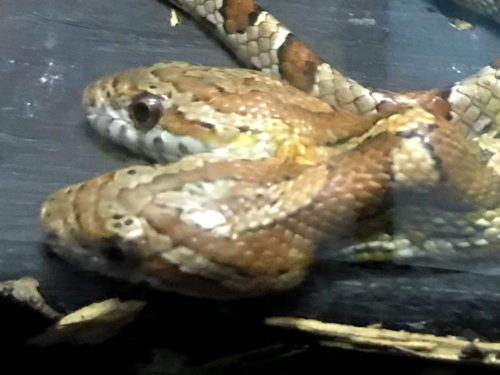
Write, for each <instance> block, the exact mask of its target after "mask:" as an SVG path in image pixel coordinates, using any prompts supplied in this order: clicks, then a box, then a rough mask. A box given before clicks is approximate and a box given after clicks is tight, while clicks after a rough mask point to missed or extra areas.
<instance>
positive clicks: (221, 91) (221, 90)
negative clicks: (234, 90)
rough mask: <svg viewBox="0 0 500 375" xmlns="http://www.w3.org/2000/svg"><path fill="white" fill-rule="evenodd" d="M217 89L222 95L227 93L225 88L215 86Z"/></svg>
mask: <svg viewBox="0 0 500 375" xmlns="http://www.w3.org/2000/svg"><path fill="white" fill-rule="evenodd" d="M215 88H216V89H217V91H218V92H220V93H223V92H225V91H226V90H224V88H223V87H220V86H215Z"/></svg>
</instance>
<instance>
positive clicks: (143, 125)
mask: <svg viewBox="0 0 500 375" xmlns="http://www.w3.org/2000/svg"><path fill="white" fill-rule="evenodd" d="M163 100H164V99H163V98H162V97H161V96H158V95H152V94H141V95H138V96H136V97H135V98H134V99H132V103H130V105H129V107H128V111H129V114H130V118H131V119H132V121H133V122H134V125H135V127H136V128H137V129H140V130H149V129H151V128H152V127H154V126H155V125H156V123H157V122H158V120H159V119H160V117H161V116H162V114H163V106H162V102H163Z"/></svg>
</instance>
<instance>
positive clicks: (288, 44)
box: [41, 0, 500, 298]
mask: <svg viewBox="0 0 500 375" xmlns="http://www.w3.org/2000/svg"><path fill="white" fill-rule="evenodd" d="M172 3H174V4H175V5H177V6H179V7H181V8H183V9H184V10H186V11H187V12H189V13H190V14H191V15H193V16H194V17H196V18H198V19H200V20H201V21H202V22H205V23H206V24H208V25H209V26H210V25H211V27H212V29H213V30H214V31H215V32H216V33H217V34H218V35H219V37H221V38H222V39H223V40H224V41H225V42H226V43H227V44H228V46H229V47H230V48H231V49H232V50H233V51H234V52H235V53H236V55H237V56H238V57H239V58H240V59H242V60H243V61H244V62H245V63H247V64H249V65H252V66H253V67H254V68H257V69H259V70H261V71H262V72H263V73H261V72H256V71H253V70H247V69H224V68H208V67H201V66H193V65H189V64H186V63H175V62H174V63H168V64H167V63H159V64H156V65H153V66H151V67H142V68H135V69H131V70H129V71H127V72H124V73H120V74H115V75H110V76H106V77H104V78H101V79H99V80H98V81H96V82H94V83H92V84H91V85H89V86H88V87H87V88H86V90H85V92H84V99H83V102H84V107H85V109H86V111H87V116H88V118H89V121H90V123H91V124H92V125H93V126H94V128H96V129H97V130H98V131H99V132H100V133H102V134H103V135H105V136H106V137H108V138H111V139H112V140H114V141H116V142H118V143H120V144H122V145H124V146H126V147H128V148H130V149H132V150H133V151H136V152H140V153H143V154H146V155H147V156H149V157H151V158H153V159H155V160H158V161H162V162H164V161H169V162H170V161H175V160H177V159H179V158H180V160H179V161H177V162H175V163H172V164H161V165H151V166H137V167H129V168H125V169H122V170H117V171H114V172H111V173H108V174H105V175H103V176H100V177H97V178H94V179H91V180H88V181H86V182H84V183H80V184H78V185H72V186H69V187H67V188H65V189H61V190H59V191H57V192H55V193H54V194H53V195H52V196H51V197H50V198H49V199H48V200H47V201H46V202H45V203H44V204H43V207H42V212H41V222H42V226H43V228H44V230H45V231H46V232H47V239H48V242H49V243H50V244H51V245H52V247H53V249H54V251H55V252H56V253H58V254H59V255H60V256H61V257H63V258H65V259H68V260H69V261H71V262H73V263H76V264H78V265H80V266H82V267H85V268H87V269H92V270H97V271H100V272H102V273H105V274H107V275H111V276H116V277H121V278H124V279H127V280H130V281H134V282H138V281H147V282H148V283H150V284H152V285H153V286H155V287H159V288H163V289H171V290H176V291H180V292H183V293H187V294H193V295H202V296H207V297H213V298H233V297H247V296H253V295H259V294H264V293H268V292H272V291H279V290H284V289H288V288H291V287H293V286H295V285H297V284H298V283H299V282H300V281H301V280H302V279H303V278H304V276H305V274H306V273H307V269H308V266H309V265H310V263H311V262H312V259H313V254H314V252H315V250H316V248H317V247H318V246H319V244H320V243H322V242H329V243H335V241H339V240H342V241H347V243H348V244H350V245H349V246H347V247H345V248H344V250H342V251H344V252H346V251H347V252H346V253H349V254H351V255H352V256H354V257H355V258H358V259H359V258H364V257H366V258H368V259H376V258H377V257H378V258H381V259H386V258H390V259H392V258H395V257H403V256H415V255H419V254H422V253H427V252H430V251H434V252H440V253H446V252H452V253H453V252H458V251H477V249H479V250H481V249H488V250H496V249H498V248H499V243H500V177H499V174H498V171H499V167H500V162H499V161H498V159H497V157H496V150H497V149H498V144H497V141H496V139H495V136H496V133H497V129H498V126H499V120H500V115H499V113H500V84H498V82H500V81H499V78H500V73H499V71H498V68H497V67H495V66H491V67H486V68H484V69H483V70H482V71H481V72H479V73H478V74H477V75H475V76H473V77H470V78H468V79H466V80H464V81H462V82H459V83H457V84H456V85H455V86H454V87H453V88H452V89H451V91H450V93H449V94H445V93H444V92H441V91H439V90H430V91H427V92H415V93H407V94H397V93H389V92H384V91H380V92H378V91H374V90H370V89H367V88H364V87H363V86H361V85H360V84H358V83H357V82H354V81H353V80H351V79H348V78H346V77H344V76H342V75H341V74H340V73H339V72H338V71H336V70H334V69H333V68H332V67H331V66H329V65H328V64H327V63H325V62H323V61H322V60H321V59H320V58H319V57H318V56H317V55H316V54H315V53H314V52H312V51H311V50H309V49H308V47H307V46H306V45H305V44H304V43H303V42H301V41H300V40H299V39H298V38H296V37H295V36H293V35H292V34H291V33H290V31H289V30H288V29H287V28H286V27H285V26H283V25H282V24H280V23H279V22H278V21H277V20H276V19H275V18H274V17H272V16H271V15H270V14H269V13H267V12H265V11H264V10H262V9H261V8H260V7H259V6H258V5H257V4H255V3H254V2H253V1H251V0H226V1H221V0H175V1H172ZM270 76H272V77H273V78H271V77H270ZM277 78H281V80H278V79H277ZM284 81H288V83H286V82H284ZM293 86H295V87H293ZM318 98H319V99H318ZM320 99H321V100H320ZM189 154H194V155H189ZM186 155H187V156H186ZM395 192H409V193H411V194H415V196H417V197H418V199H422V202H423V201H425V199H428V198H429V197H434V198H435V197H436V196H439V200H441V199H444V201H446V202H454V203H456V204H457V205H458V206H459V207H460V208H459V210H458V211H457V212H456V213H449V212H448V213H442V214H441V215H442V216H438V217H436V218H435V220H434V222H433V227H432V230H431V231H430V232H431V233H430V234H435V233H436V232H441V233H442V232H446V231H448V232H449V231H450V228H452V232H453V234H454V235H453V236H448V238H442V237H441V238H436V237H435V236H434V237H432V236H429V233H427V232H429V231H427V232H425V230H423V231H413V233H412V234H408V233H405V234H404V236H398V235H393V236H392V237H390V238H388V237H387V236H388V235H387V234H384V235H382V236H375V237H373V236H372V237H369V239H370V241H367V242H361V243H357V242H356V239H359V238H360V237H364V236H365V234H364V232H365V231H366V228H371V226H370V224H369V223H370V221H372V219H374V218H380V217H384V215H387V212H388V211H387V207H388V206H390V204H391V202H392V200H393V195H394V194H395ZM426 197H427V198H426ZM433 204H434V203H433ZM446 204H447V203H445V204H443V206H446ZM420 205H422V203H421V202H420V201H418V203H417V206H420ZM420 208H421V207H419V209H420ZM432 208H433V207H432ZM415 209H416V208H415ZM429 209H431V208H429ZM417 217H418V215H415V217H414V218H413V219H415V220H417ZM417 221H418V220H417ZM414 224H415V223H414V222H412V223H411V224H410V226H412V225H414ZM436 227H439V228H438V229H436ZM424 229H425V228H424ZM433 231H434V232H433ZM457 233H460V236H457V237H456V236H455V235H457ZM345 249H348V250H345ZM332 251H335V250H332ZM336 251H339V252H341V250H340V246H339V248H337V250H336Z"/></svg>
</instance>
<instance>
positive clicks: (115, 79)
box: [111, 77, 120, 89]
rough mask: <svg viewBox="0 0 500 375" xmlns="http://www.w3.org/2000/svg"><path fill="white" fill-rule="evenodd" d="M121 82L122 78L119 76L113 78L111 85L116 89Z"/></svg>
mask: <svg viewBox="0 0 500 375" xmlns="http://www.w3.org/2000/svg"><path fill="white" fill-rule="evenodd" d="M119 83H120V80H119V79H118V77H115V78H113V81H111V86H112V87H113V88H114V89H116V88H117V87H118V84H119Z"/></svg>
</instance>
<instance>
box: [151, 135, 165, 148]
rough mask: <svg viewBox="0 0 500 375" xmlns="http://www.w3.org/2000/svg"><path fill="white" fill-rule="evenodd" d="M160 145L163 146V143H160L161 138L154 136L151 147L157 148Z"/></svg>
mask: <svg viewBox="0 0 500 375" xmlns="http://www.w3.org/2000/svg"><path fill="white" fill-rule="evenodd" d="M162 144H163V142H162V140H161V136H159V135H158V136H156V137H154V138H153V145H154V146H155V147H159V146H161V145H162Z"/></svg>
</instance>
